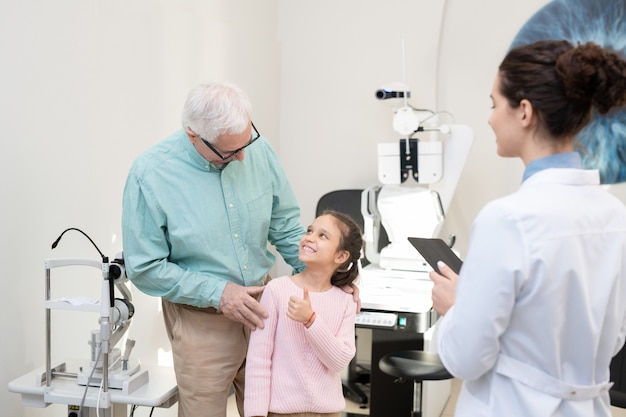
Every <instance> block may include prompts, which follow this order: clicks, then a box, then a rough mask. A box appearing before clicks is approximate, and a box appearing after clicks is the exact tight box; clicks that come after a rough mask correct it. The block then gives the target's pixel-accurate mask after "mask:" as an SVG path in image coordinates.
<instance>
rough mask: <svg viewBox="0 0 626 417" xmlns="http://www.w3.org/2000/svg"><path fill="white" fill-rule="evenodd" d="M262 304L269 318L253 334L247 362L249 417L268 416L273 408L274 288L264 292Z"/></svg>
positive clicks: (246, 404) (247, 408)
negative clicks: (271, 392) (261, 327)
mask: <svg viewBox="0 0 626 417" xmlns="http://www.w3.org/2000/svg"><path fill="white" fill-rule="evenodd" d="M260 303H261V305H262V306H263V307H264V308H265V309H266V310H267V312H268V314H269V316H268V318H267V319H265V322H264V323H265V327H264V328H263V329H260V328H257V329H256V330H254V331H252V332H251V333H250V343H249V346H248V356H247V358H246V388H245V396H244V415H245V417H253V416H266V415H267V413H268V409H269V404H270V388H271V383H270V381H271V374H270V370H271V366H272V352H273V350H274V335H275V333H276V325H277V321H278V308H277V306H276V298H275V294H274V293H273V291H272V288H271V286H269V287H266V288H265V290H264V291H263V295H262V296H261V301H260Z"/></svg>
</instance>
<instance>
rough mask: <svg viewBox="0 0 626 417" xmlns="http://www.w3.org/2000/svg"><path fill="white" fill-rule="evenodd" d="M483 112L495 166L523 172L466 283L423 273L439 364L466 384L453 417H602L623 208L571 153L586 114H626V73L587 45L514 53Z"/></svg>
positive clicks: (619, 315) (623, 285)
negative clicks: (504, 163)
mask: <svg viewBox="0 0 626 417" xmlns="http://www.w3.org/2000/svg"><path fill="white" fill-rule="evenodd" d="M491 99H492V101H493V113H492V115H491V117H490V119H489V124H490V125H491V128H492V129H493V131H494V133H495V136H496V144H497V151H498V155H500V156H502V157H518V158H521V159H522V161H523V162H524V164H525V171H524V177H523V180H522V185H521V186H520V188H519V190H518V191H517V192H515V193H513V194H511V195H509V196H506V197H504V198H501V199H498V200H495V201H493V202H491V203H489V204H487V205H486V206H485V207H484V208H483V209H482V210H481V212H480V213H479V215H478V216H477V218H476V220H475V222H474V224H473V226H472V231H471V236H470V242H469V250H468V253H467V256H466V259H465V262H464V264H463V267H462V269H461V272H460V276H457V275H456V274H454V273H453V272H452V271H451V270H450V269H449V268H447V267H445V266H444V265H441V266H442V267H441V268H440V270H441V272H442V274H443V275H439V274H437V273H436V272H434V271H433V272H431V273H430V278H431V279H432V280H433V281H434V287H433V293H432V298H433V304H434V308H435V310H437V311H438V312H439V313H440V314H443V315H444V317H443V318H442V320H441V321H440V324H439V330H438V331H439V336H438V343H439V354H440V356H441V360H442V362H443V364H444V365H445V367H446V368H447V369H448V370H449V371H450V373H451V374H452V375H454V376H455V377H457V378H460V379H462V380H463V381H464V382H463V387H462V389H461V393H460V395H459V398H458V402H457V407H456V413H455V416H457V417H461V416H462V417H465V416H481V417H484V416H499V417H500V416H523V417H528V416H533V417H541V416H567V417H575V416H581V417H592V416H596V417H597V416H607V417H608V416H610V415H611V410H610V403H609V394H608V389H609V388H610V386H611V384H610V383H609V363H610V361H611V358H612V357H613V356H614V355H615V354H616V353H617V352H618V351H619V350H620V349H621V347H622V346H623V344H624V339H625V334H626V208H625V206H624V204H623V203H622V202H620V201H619V200H617V199H616V198H614V197H613V196H611V195H610V194H609V193H607V192H606V191H605V190H603V189H602V187H601V186H600V178H599V173H598V171H597V170H586V169H583V168H582V163H581V157H580V155H579V154H578V153H576V152H575V151H574V146H575V136H576V134H577V133H578V132H579V131H580V130H581V129H582V128H583V127H584V126H585V125H586V124H587V123H588V122H589V120H590V117H591V112H592V111H594V110H595V111H597V112H599V113H601V114H606V113H608V112H609V111H611V110H612V109H614V108H617V107H620V106H624V105H626V62H625V61H624V60H623V59H621V58H620V57H618V56H617V55H616V54H614V53H612V52H609V51H607V50H605V49H602V48H601V47H599V46H598V45H596V44H592V43H587V44H584V45H578V46H573V45H571V44H570V43H568V42H566V41H541V42H538V43H534V44H531V45H527V46H522V47H518V48H515V49H512V50H511V51H510V52H509V53H508V54H507V55H506V57H505V58H504V60H503V61H502V63H501V64H500V67H499V71H498V73H497V76H496V78H495V82H494V85H493V90H492V92H491ZM457 280H458V282H457ZM457 284H458V285H457Z"/></svg>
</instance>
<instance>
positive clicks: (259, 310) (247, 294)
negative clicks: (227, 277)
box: [220, 282, 267, 330]
mask: <svg viewBox="0 0 626 417" xmlns="http://www.w3.org/2000/svg"><path fill="white" fill-rule="evenodd" d="M263 289H264V287H243V286H241V285H237V284H235V283H232V282H229V283H228V284H226V286H225V287H224V292H223V293H222V299H221V300H220V311H221V312H222V314H224V316H226V317H227V318H229V319H231V320H233V321H237V322H239V323H243V324H244V325H246V326H247V327H248V328H250V330H256V328H257V327H259V328H261V329H262V328H263V326H264V325H263V319H265V318H267V311H265V309H264V308H263V306H262V305H261V304H260V303H259V302H258V301H257V300H256V298H255V297H256V296H258V295H260V294H261V293H262V292H263Z"/></svg>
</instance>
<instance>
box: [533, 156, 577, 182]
mask: <svg viewBox="0 0 626 417" xmlns="http://www.w3.org/2000/svg"><path fill="white" fill-rule="evenodd" d="M548 168H577V169H583V161H582V158H581V157H580V154H579V153H578V152H563V153H557V154H554V155H550V156H546V157H543V158H539V159H535V160H534V161H532V162H531V163H529V164H528V165H526V169H525V170H524V177H523V178H522V182H524V181H526V180H527V179H528V178H530V176H531V175H533V174H536V173H537V172H539V171H541V170H544V169H548Z"/></svg>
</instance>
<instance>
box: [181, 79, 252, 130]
mask: <svg viewBox="0 0 626 417" xmlns="http://www.w3.org/2000/svg"><path fill="white" fill-rule="evenodd" d="M251 114H252V105H251V104H250V99H249V98H248V96H247V95H246V93H244V92H243V90H242V89H241V88H239V87H238V86H236V85H234V84H231V83H227V82H221V83H209V84H200V85H199V86H197V87H195V88H194V89H193V90H191V91H190V92H189V95H188V96H187V101H186V102H185V107H184V109H183V115H182V123H183V129H191V130H193V132H194V133H196V134H197V135H199V136H201V137H202V138H204V139H206V140H207V141H209V142H213V141H215V139H216V138H217V137H218V136H220V135H222V134H225V133H226V134H237V133H241V132H243V131H244V130H245V129H246V128H247V127H248V123H250V118H251Z"/></svg>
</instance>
